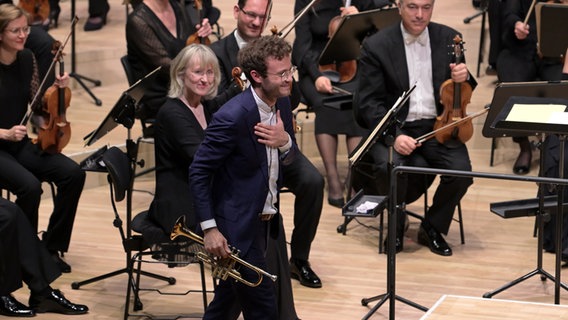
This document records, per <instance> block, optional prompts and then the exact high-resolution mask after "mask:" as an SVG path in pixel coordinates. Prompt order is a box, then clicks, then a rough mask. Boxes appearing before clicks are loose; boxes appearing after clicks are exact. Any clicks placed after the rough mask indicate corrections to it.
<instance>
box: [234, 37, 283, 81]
mask: <svg viewBox="0 0 568 320" xmlns="http://www.w3.org/2000/svg"><path fill="white" fill-rule="evenodd" d="M291 53H292V46H291V45H290V44H289V43H288V42H286V40H284V39H282V38H280V37H277V36H272V35H271V36H263V37H260V38H257V39H255V40H253V41H251V42H250V43H249V44H248V45H247V46H246V47H244V48H243V49H241V50H240V51H239V55H238V59H239V65H240V66H241V68H242V70H243V72H244V73H245V75H246V76H247V78H248V80H249V81H250V83H251V84H252V85H253V86H255V85H256V84H255V82H254V81H253V79H252V78H251V76H250V72H251V71H252V70H256V72H258V73H260V74H261V75H262V76H266V61H267V59H268V58H274V59H276V60H282V59H284V58H285V57H288V56H290V54H291Z"/></svg>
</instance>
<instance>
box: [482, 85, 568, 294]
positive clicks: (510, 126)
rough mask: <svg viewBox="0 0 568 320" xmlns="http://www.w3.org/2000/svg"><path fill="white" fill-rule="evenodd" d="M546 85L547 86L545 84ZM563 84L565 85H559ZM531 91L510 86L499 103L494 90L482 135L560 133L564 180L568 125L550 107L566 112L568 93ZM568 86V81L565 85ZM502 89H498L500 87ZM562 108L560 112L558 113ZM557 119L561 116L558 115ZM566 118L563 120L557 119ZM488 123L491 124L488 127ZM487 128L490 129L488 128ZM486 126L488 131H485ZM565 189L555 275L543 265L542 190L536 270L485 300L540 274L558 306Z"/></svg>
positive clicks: (543, 88) (560, 201)
mask: <svg viewBox="0 0 568 320" xmlns="http://www.w3.org/2000/svg"><path fill="white" fill-rule="evenodd" d="M545 84H546V83H545ZM558 84H560V85H561V84H562V83H558ZM533 85H534V86H533V88H532V90H530V88H531V86H530V84H527V83H521V84H519V85H516V84H511V83H510V84H508V88H509V90H506V91H510V92H508V96H509V98H508V99H507V100H506V101H505V102H504V103H503V104H498V103H497V102H495V100H496V99H495V97H496V96H497V93H498V92H497V90H496V91H495V96H494V99H493V100H494V103H492V105H491V109H490V111H489V114H488V117H487V119H486V121H485V126H484V130H483V135H484V136H486V137H487V135H488V134H489V135H491V134H494V135H493V136H495V135H496V134H499V133H503V132H510V133H520V134H523V133H524V135H527V133H540V134H543V135H544V134H558V135H559V136H560V137H561V139H560V140H561V147H560V161H561V163H560V164H559V166H560V170H561V171H560V173H559V177H560V178H562V177H563V174H564V167H563V164H564V160H563V159H564V140H565V135H566V134H567V133H568V125H567V124H562V123H560V122H558V123H555V122H554V121H553V120H552V117H551V116H553V115H555V113H553V111H552V108H551V105H552V104H558V105H560V107H559V108H555V109H557V110H556V112H561V113H564V112H565V111H566V109H567V107H566V106H567V105H568V92H567V91H566V88H564V93H563V95H562V96H563V99H561V98H553V97H551V96H553V95H554V90H555V89H557V88H556V87H555V86H554V84H546V85H543V83H537V84H533ZM564 85H568V82H566V83H564ZM520 88H521V89H525V90H524V92H523V91H518V90H519V89H520ZM498 89H499V87H498ZM513 92H515V93H516V94H518V96H516V95H513ZM530 93H537V95H535V96H530ZM558 109H560V110H558ZM556 115H557V116H558V114H557V113H556ZM557 118H563V117H557ZM488 123H489V125H488ZM487 126H488V127H487ZM486 127H487V128H486ZM544 149H545V148H542V149H541V159H540V164H541V166H543V164H544V155H545V153H544ZM563 188H564V186H562V185H560V186H558V195H557V208H556V210H557V211H556V223H557V225H556V232H557V233H556V246H557V247H556V274H555V276H554V277H553V276H552V275H551V274H550V273H548V272H546V271H545V270H544V269H543V266H542V251H543V239H542V237H543V236H542V234H543V230H544V227H543V223H544V215H545V209H544V203H545V199H544V191H543V188H539V199H538V210H537V211H536V214H537V223H538V238H537V266H536V268H535V269H534V270H532V271H530V272H529V273H527V274H525V275H523V276H521V277H519V278H517V279H515V280H513V281H511V282H509V283H507V284H505V285H504V286H502V287H500V288H498V289H496V290H493V291H490V292H487V293H485V294H484V295H483V297H484V298H491V297H492V296H494V295H495V294H497V293H500V292H502V291H504V290H506V289H508V288H510V287H512V286H514V285H516V284H518V283H520V282H522V281H524V280H526V279H529V278H531V277H533V276H535V275H540V276H541V280H543V281H544V280H546V279H547V278H548V279H550V280H552V281H554V283H555V303H556V304H558V303H559V302H560V287H563V288H564V289H565V290H568V286H566V285H565V284H563V283H561V282H560V270H561V260H562V244H561V242H562V211H563V203H564V199H563Z"/></svg>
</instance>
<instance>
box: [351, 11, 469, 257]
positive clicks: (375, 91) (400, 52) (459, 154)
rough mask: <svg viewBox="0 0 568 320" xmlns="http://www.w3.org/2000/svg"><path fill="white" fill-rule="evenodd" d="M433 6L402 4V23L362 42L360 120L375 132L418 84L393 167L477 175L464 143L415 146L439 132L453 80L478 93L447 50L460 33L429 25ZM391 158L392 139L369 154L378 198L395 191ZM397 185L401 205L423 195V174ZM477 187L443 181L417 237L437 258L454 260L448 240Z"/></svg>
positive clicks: (398, 135) (400, 116) (398, 134)
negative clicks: (459, 209)
mask: <svg viewBox="0 0 568 320" xmlns="http://www.w3.org/2000/svg"><path fill="white" fill-rule="evenodd" d="M434 4H435V0H399V1H398V8H399V13H400V16H401V18H402V22H401V23H400V24H398V23H397V24H395V25H392V26H389V27H387V28H384V29H382V30H380V31H379V32H377V33H376V34H374V35H372V36H370V37H368V38H367V39H366V40H365V41H364V42H363V48H362V52H361V56H360V61H359V72H360V77H359V86H358V95H359V99H358V104H356V106H355V108H356V117H357V121H358V122H359V123H361V124H362V125H363V126H364V127H366V128H368V129H373V128H374V127H375V126H376V125H377V124H378V123H379V122H380V121H381V119H382V117H383V116H384V115H385V114H386V113H387V111H388V110H389V109H390V108H391V107H392V106H393V105H394V103H395V101H396V100H397V99H398V97H400V96H401V95H402V93H403V92H404V91H407V90H408V89H409V88H410V87H411V86H412V85H413V84H414V83H416V89H415V90H414V91H413V92H412V94H411V96H410V99H409V101H408V102H407V103H406V104H404V105H403V106H402V107H401V109H400V111H399V112H398V113H397V115H396V118H397V121H398V123H400V124H401V125H399V126H397V127H396V130H395V133H394V137H393V139H394V144H393V145H394V152H393V163H392V164H393V165H394V166H397V165H410V166H426V167H432V168H439V169H453V170H461V171H471V162H470V159H469V154H468V151H467V148H466V145H465V144H464V143H458V144H457V146H455V147H449V146H447V145H446V144H441V143H439V142H438V141H437V140H436V139H430V140H427V141H425V142H423V143H421V144H417V141H416V140H415V138H417V137H419V136H421V135H423V134H425V133H428V132H431V131H432V130H433V126H434V124H435V121H436V117H437V116H438V115H440V114H442V112H443V110H444V106H443V105H442V104H441V102H440V94H439V92H440V86H441V85H442V82H444V81H446V80H447V79H452V80H453V82H454V83H457V84H461V83H464V82H466V81H467V82H468V83H469V84H470V85H471V87H472V88H475V86H476V81H475V80H474V79H473V76H472V75H471V74H470V73H469V72H468V69H467V67H466V65H465V64H464V63H460V64H455V63H453V62H452V56H451V55H449V54H448V46H449V45H450V44H452V43H453V39H454V37H455V36H456V35H458V32H457V31H456V30H453V29H452V28H450V27H448V26H445V25H441V24H438V23H435V22H431V21H430V19H431V17H432V13H433V11H434ZM388 153H389V151H388V146H387V139H385V138H381V139H379V140H378V141H377V142H376V143H375V144H374V145H373V146H372V148H371V149H370V150H369V152H368V155H369V158H370V161H371V162H372V163H373V164H374V166H375V167H376V172H369V174H376V176H375V177H374V178H375V179H376V181H377V183H378V184H379V185H378V186H377V188H378V189H382V190H378V192H379V194H387V193H388V188H389V186H388V185H386V186H385V185H384V183H385V181H390V180H389V172H388V167H389V156H388ZM414 179H416V180H414ZM397 181H399V184H398V188H399V189H398V190H397V192H398V193H397V199H400V201H401V202H403V201H406V199H407V196H409V195H411V194H416V193H418V194H421V193H423V191H424V182H423V181H424V177H423V176H416V177H414V175H412V176H409V175H402V177H398V180H397ZM472 183H473V180H472V179H471V178H467V177H449V176H441V179H440V184H439V186H438V188H437V190H436V193H435V195H434V199H433V203H432V205H431V206H430V208H429V209H428V211H427V213H426V215H425V217H424V220H423V222H422V223H421V225H420V228H419V231H418V242H419V243H420V244H422V245H425V246H428V247H429V248H430V250H431V251H432V252H433V253H435V254H439V255H442V256H450V255H451V254H452V249H451V248H450V246H449V245H448V244H447V243H446V241H445V239H444V238H443V236H442V234H447V232H448V229H449V227H450V224H451V221H452V217H453V213H454V210H455V208H456V206H457V205H458V203H459V201H460V199H461V198H462V197H463V196H464V195H465V193H466V191H467V189H468V187H469V186H470V185H471V184H472ZM414 200H415V199H414ZM408 202H409V201H408ZM404 216H405V215H404V214H399V215H398V217H399V220H398V221H397V234H396V243H395V246H396V249H395V250H396V252H400V251H402V250H403V237H404V232H405V230H404V220H405V217H404Z"/></svg>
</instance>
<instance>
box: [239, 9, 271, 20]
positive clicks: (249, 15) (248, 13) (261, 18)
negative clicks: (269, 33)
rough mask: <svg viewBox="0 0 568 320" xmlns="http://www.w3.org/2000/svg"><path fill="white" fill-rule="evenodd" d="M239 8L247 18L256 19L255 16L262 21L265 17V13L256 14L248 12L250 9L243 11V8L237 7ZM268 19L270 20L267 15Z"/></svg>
mask: <svg viewBox="0 0 568 320" xmlns="http://www.w3.org/2000/svg"><path fill="white" fill-rule="evenodd" d="M239 10H240V11H241V12H242V13H244V14H245V16H247V18H249V19H251V20H256V18H258V19H260V20H261V21H264V19H266V15H265V14H256V13H254V12H250V11H245V9H243V8H241V7H239ZM268 19H269V20H270V17H268Z"/></svg>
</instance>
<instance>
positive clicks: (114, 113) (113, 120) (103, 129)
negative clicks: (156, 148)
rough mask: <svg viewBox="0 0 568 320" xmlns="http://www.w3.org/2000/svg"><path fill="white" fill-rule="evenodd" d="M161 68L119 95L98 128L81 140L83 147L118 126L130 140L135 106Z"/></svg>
mask: <svg viewBox="0 0 568 320" xmlns="http://www.w3.org/2000/svg"><path fill="white" fill-rule="evenodd" d="M161 68H162V67H157V68H156V69H154V70H153V71H151V72H150V73H148V74H147V75H146V76H144V78H141V79H139V80H138V81H136V83H134V84H133V85H132V86H130V88H128V89H126V91H124V92H123V93H122V94H121V95H120V98H118V101H117V102H116V103H115V104H114V107H113V108H112V109H111V110H110V112H109V113H108V114H107V116H106V117H105V118H104V120H103V122H101V124H100V125H99V126H98V128H97V129H95V130H94V131H92V132H91V133H89V134H88V135H86V136H85V137H84V138H83V140H85V146H90V145H92V144H93V143H95V142H96V141H97V140H99V139H100V138H102V137H103V136H105V135H106V134H107V133H109V132H110V131H111V130H112V129H114V128H115V127H116V126H118V125H119V124H122V125H123V126H124V127H126V128H127V129H128V130H129V133H128V139H130V129H131V128H132V126H133V125H134V121H135V117H134V114H135V109H136V105H137V104H138V103H139V102H140V99H142V97H143V96H144V93H145V92H146V89H147V88H148V87H149V86H150V85H151V83H152V82H154V78H155V77H156V75H157V74H158V70H160V69H161Z"/></svg>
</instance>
